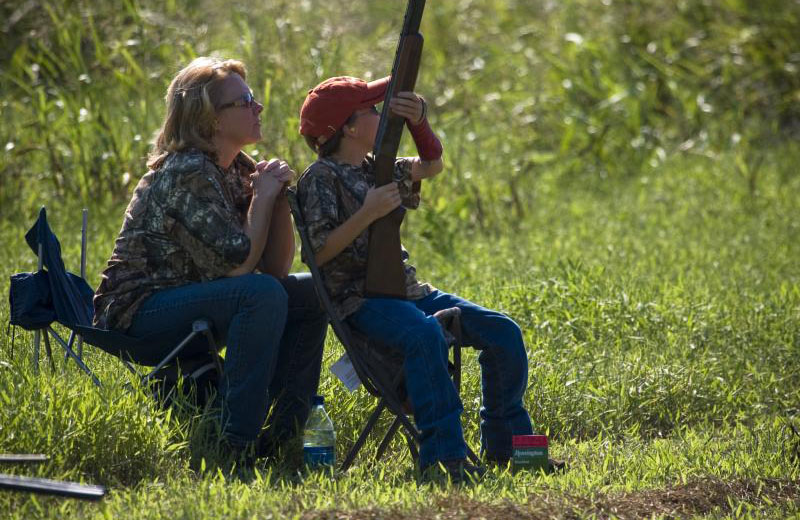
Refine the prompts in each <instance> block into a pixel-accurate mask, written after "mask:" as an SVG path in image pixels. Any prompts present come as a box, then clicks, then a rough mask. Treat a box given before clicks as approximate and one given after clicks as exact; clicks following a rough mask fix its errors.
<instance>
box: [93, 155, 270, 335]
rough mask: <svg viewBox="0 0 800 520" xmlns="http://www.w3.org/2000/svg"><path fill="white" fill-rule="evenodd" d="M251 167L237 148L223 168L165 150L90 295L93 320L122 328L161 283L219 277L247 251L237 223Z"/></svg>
mask: <svg viewBox="0 0 800 520" xmlns="http://www.w3.org/2000/svg"><path fill="white" fill-rule="evenodd" d="M253 170H254V163H253V161H252V159H250V158H249V157H247V156H246V155H245V154H239V156H237V158H236V160H234V162H233V164H232V165H231V167H230V168H229V169H228V170H227V171H226V170H223V169H221V168H220V167H219V166H217V165H216V164H215V163H214V161H213V160H212V159H211V158H210V157H209V156H207V155H206V154H204V153H202V152H200V151H198V150H188V151H182V152H176V153H173V154H170V155H169V156H168V157H167V159H166V160H165V161H164V163H163V164H162V165H161V167H159V168H158V169H157V170H154V171H153V170H151V171H148V172H147V173H146V174H145V175H144V177H142V178H141V180H140V181H139V184H138V185H137V186H136V190H135V191H134V193H133V197H132V198H131V201H130V203H129V204H128V208H127V209H126V210H125V218H124V220H123V223H122V230H121V231H120V233H119V236H118V237H117V241H116V244H115V246H114V252H113V253H112V254H111V259H109V261H108V266H107V267H106V269H105V270H104V271H103V274H102V280H101V282H100V286H99V287H98V288H97V291H96V292H95V297H94V322H95V325H96V326H99V327H104V328H113V329H119V330H123V331H124V330H127V328H128V327H129V326H130V324H131V321H132V320H133V316H134V314H136V311H137V310H138V309H139V306H140V305H141V304H142V302H143V301H144V300H145V299H146V298H147V297H148V296H150V295H152V294H153V293H155V292H156V291H159V290H161V289H166V288H170V287H178V286H181V285H186V284H189V283H193V282H204V281H208V280H213V279H215V278H220V277H222V276H224V275H225V273H227V272H229V271H230V270H231V269H233V268H235V267H237V266H239V265H241V264H242V263H243V262H244V261H245V260H246V259H247V256H248V254H249V253H250V239H249V238H248V237H247V235H246V234H245V233H244V231H243V228H242V224H243V223H244V219H245V217H246V215H247V210H248V208H249V202H250V201H249V196H250V194H249V188H248V187H247V186H246V185H245V183H244V182H243V180H242V178H243V176H245V175H249V174H250V173H251V172H252V171H253Z"/></svg>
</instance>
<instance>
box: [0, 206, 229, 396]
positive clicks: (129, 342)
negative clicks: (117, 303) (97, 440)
mask: <svg viewBox="0 0 800 520" xmlns="http://www.w3.org/2000/svg"><path fill="white" fill-rule="evenodd" d="M86 224H87V211H86V210H84V211H83V226H82V227H83V229H82V233H81V236H82V238H81V275H80V276H77V275H75V274H73V273H69V272H67V270H66V268H65V267H64V261H63V260H62V258H61V244H60V243H59V241H58V239H57V238H56V236H55V234H54V233H53V232H52V230H51V229H50V226H49V224H48V223H47V212H46V210H45V208H44V207H42V209H41V210H40V211H39V218H38V219H37V220H36V223H35V224H34V225H33V227H31V229H30V230H29V231H28V232H27V233H26V235H25V241H26V242H27V243H28V246H29V247H30V248H31V249H32V250H33V252H34V253H36V255H37V256H38V258H39V269H38V271H36V272H35V273H18V274H15V275H13V276H12V277H11V286H10V289H9V292H10V294H9V300H10V303H11V311H10V316H9V322H10V325H13V326H20V327H22V328H24V329H26V330H32V331H34V350H33V363H34V367H36V368H37V369H38V366H39V352H40V344H41V339H42V338H43V339H44V343H45V350H46V353H47V355H48V357H49V358H50V362H51V366H52V364H53V361H52V359H53V358H52V350H51V347H50V338H51V337H52V338H53V339H54V340H55V341H56V343H57V344H58V345H59V346H61V347H62V348H63V349H64V352H65V358H69V359H72V360H73V361H74V362H75V363H76V364H77V365H78V367H80V369H81V370H82V371H83V372H85V373H86V374H87V375H88V376H89V377H91V378H92V381H93V382H94V383H95V385H97V386H98V387H99V386H101V383H100V380H99V379H98V378H97V376H96V375H95V374H94V373H93V372H92V370H91V369H90V368H89V367H88V366H87V365H86V363H84V361H83V343H84V342H85V343H87V344H89V345H92V346H95V347H97V348H99V349H101V350H103V351H105V352H107V353H109V354H112V355H114V356H116V357H118V358H120V359H121V360H122V362H123V363H124V364H125V366H126V367H127V368H128V369H129V370H130V371H131V372H133V373H134V374H136V375H138V376H140V377H141V381H142V382H147V381H149V380H150V379H152V378H153V377H155V376H156V375H157V374H158V373H159V371H160V370H162V369H163V368H164V367H165V366H167V365H168V364H170V363H171V362H173V361H174V360H176V358H179V355H180V353H181V351H182V350H183V349H184V347H186V345H188V344H189V343H190V342H192V341H193V340H195V338H196V337H197V336H202V337H204V338H205V340H206V342H207V343H208V351H209V355H210V359H209V361H208V363H206V364H204V365H203V366H201V367H200V368H199V369H198V370H207V369H209V368H212V369H214V370H216V372H217V376H221V374H222V364H221V361H220V357H219V348H218V346H217V342H216V340H215V339H214V335H213V334H212V331H211V326H210V321H209V320H207V319H199V320H196V321H195V322H194V323H193V324H192V327H191V330H188V331H186V336H185V337H184V338H183V339H182V340H181V341H180V342H179V343H178V345H176V346H175V348H174V349H172V351H170V352H169V354H167V356H166V357H162V356H161V351H160V350H158V349H153V348H152V345H154V344H155V342H154V340H155V339H156V336H154V335H153V336H145V337H141V338H134V337H131V336H128V335H126V334H123V333H121V332H118V331H114V330H105V329H99V328H97V327H93V326H92V317H93V308H92V298H93V295H94V291H92V289H91V287H90V286H89V284H88V283H86V280H85V275H86ZM53 322H58V323H60V324H61V325H63V326H65V327H67V328H68V329H69V330H70V335H69V338H67V339H65V338H64V337H62V336H61V335H60V334H59V333H58V332H57V331H56V330H55V329H54V328H53V326H52V324H53ZM12 345H13V340H12ZM12 348H13V347H12ZM76 350H77V351H76ZM131 362H133V363H136V364H139V365H145V366H153V367H154V368H153V369H152V370H150V371H149V372H148V373H147V374H145V375H143V376H141V375H140V374H139V373H138V372H137V371H136V369H135V368H134V367H133V365H132V364H131Z"/></svg>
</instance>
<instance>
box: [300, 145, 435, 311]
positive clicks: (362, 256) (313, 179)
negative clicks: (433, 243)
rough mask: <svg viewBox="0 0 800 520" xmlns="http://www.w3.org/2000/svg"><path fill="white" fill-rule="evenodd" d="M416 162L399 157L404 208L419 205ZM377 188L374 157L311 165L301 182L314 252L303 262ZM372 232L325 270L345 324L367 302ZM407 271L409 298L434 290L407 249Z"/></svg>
mask: <svg viewBox="0 0 800 520" xmlns="http://www.w3.org/2000/svg"><path fill="white" fill-rule="evenodd" d="M411 165H412V162H411V159H409V158H398V159H397V162H396V163H395V168H394V179H395V181H396V182H397V183H398V185H399V187H400V195H401V197H402V199H403V206H405V207H406V208H409V209H416V208H417V207H418V206H419V201H420V197H419V182H412V180H411ZM374 185H375V174H374V162H373V159H372V156H371V155H368V156H367V158H366V159H365V161H364V162H363V163H362V165H361V166H353V165H349V164H340V163H337V162H336V161H334V160H333V159H331V158H324V159H319V160H318V161H316V162H314V163H313V164H312V165H311V166H309V167H308V168H307V169H306V171H305V172H303V175H302V176H301V177H300V180H299V181H298V182H297V198H298V203H299V204H300V209H301V210H302V212H303V216H304V217H305V220H306V224H307V227H308V234H309V239H310V241H311V247H312V248H313V249H314V251H305V250H304V251H303V261H304V262H306V263H308V260H307V259H308V255H310V254H316V253H317V252H319V250H320V249H322V246H324V245H325V241H326V240H327V239H328V235H329V234H330V233H331V231H333V230H334V229H336V228H337V227H339V226H340V225H342V224H343V223H344V222H345V221H346V220H347V219H348V218H350V217H351V216H352V215H353V214H354V213H355V212H356V211H358V209H359V208H360V207H361V206H362V204H363V203H364V198H365V197H366V195H367V190H369V188H371V187H373V186H374ZM368 246H369V228H367V229H366V230H364V231H363V232H362V233H361V234H360V235H358V237H356V239H355V240H353V242H352V243H350V245H348V246H347V247H346V248H345V249H344V250H343V251H342V252H341V253H339V254H338V255H337V256H336V257H335V258H333V259H331V260H329V261H328V262H327V263H325V264H324V265H322V266H321V267H320V271H321V272H322V276H323V278H324V280H325V286H326V287H327V289H328V294H330V296H331V300H332V301H333V305H334V307H335V308H336V312H337V313H338V314H339V316H338V317H339V319H344V318H346V317H347V316H348V315H350V314H352V313H353V312H355V311H356V310H358V308H359V307H360V306H361V304H362V303H363V301H364V285H365V282H366V272H367V255H368ZM402 255H403V262H404V266H405V271H406V292H407V295H408V299H410V300H416V299H420V298H424V297H425V296H427V295H428V294H430V292H431V291H432V290H433V287H431V286H430V285H429V284H422V283H419V282H418V281H417V278H416V272H417V271H416V269H415V268H414V266H412V265H410V264H409V263H408V252H407V251H406V250H405V248H403V250H402Z"/></svg>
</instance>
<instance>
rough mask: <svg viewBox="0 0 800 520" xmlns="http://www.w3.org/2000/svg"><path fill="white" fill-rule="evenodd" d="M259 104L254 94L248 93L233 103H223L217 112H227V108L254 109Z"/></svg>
mask: <svg viewBox="0 0 800 520" xmlns="http://www.w3.org/2000/svg"><path fill="white" fill-rule="evenodd" d="M257 104H258V101H256V99H255V98H254V97H253V93H252V92H246V93H244V94H242V95H241V97H239V99H237V100H236V101H231V102H230V103H223V104H222V105H220V106H218V107H217V110H225V109H226V108H231V107H237V108H238V107H245V108H253V107H254V106H255V105H257Z"/></svg>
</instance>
